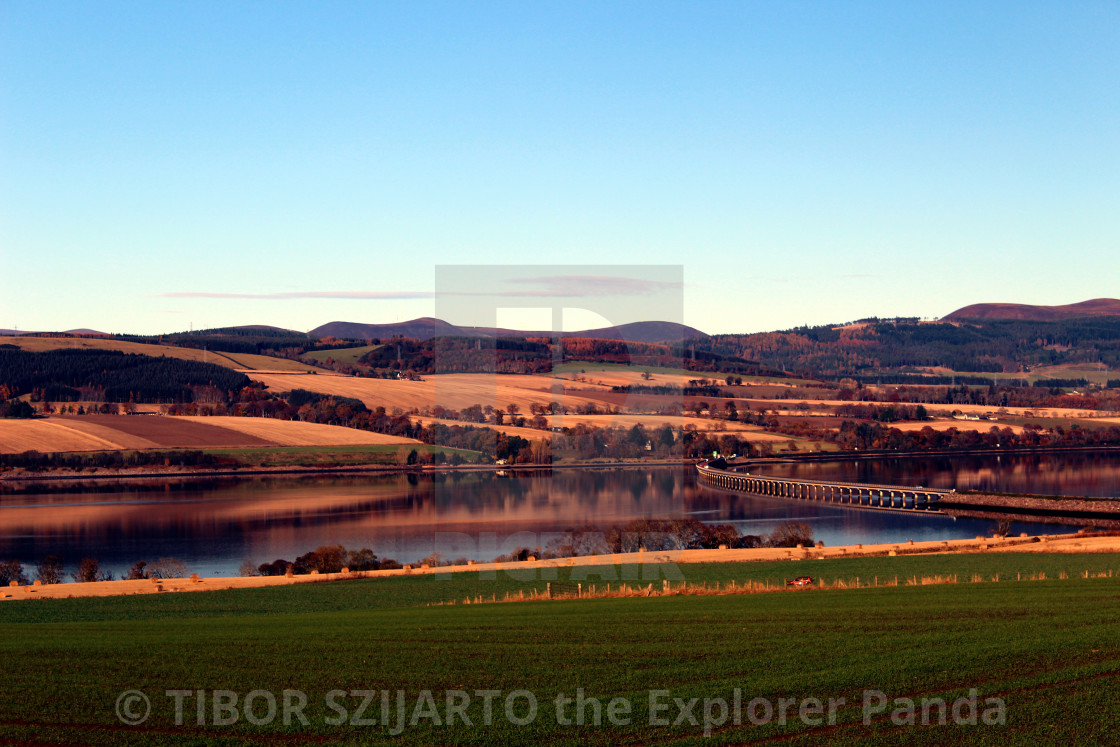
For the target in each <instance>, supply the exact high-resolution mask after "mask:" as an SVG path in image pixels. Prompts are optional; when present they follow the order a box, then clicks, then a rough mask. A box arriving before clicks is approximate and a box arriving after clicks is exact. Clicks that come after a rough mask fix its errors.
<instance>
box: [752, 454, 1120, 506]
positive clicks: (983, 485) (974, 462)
mask: <svg viewBox="0 0 1120 747" xmlns="http://www.w3.org/2000/svg"><path fill="white" fill-rule="evenodd" d="M760 471H762V472H765V473H766V474H772V475H776V476H780V477H800V478H804V479H810V480H812V479H818V480H839V481H843V482H868V483H882V484H892V485H924V486H926V487H930V488H942V489H946V490H948V489H953V488H955V489H957V490H987V491H994V492H999V493H1036V494H1040V495H1072V496H1078V495H1080V496H1092V497H1097V498H1102V497H1104V498H1108V497H1120V455H1117V454H1100V453H1092V454H1077V453H1070V454H1012V455H1006V456H937V457H932V456H919V457H904V458H895V459H881V460H868V461H856V462H820V463H802V464H794V463H788V464H775V465H768V466H767V467H765V468H764V469H760Z"/></svg>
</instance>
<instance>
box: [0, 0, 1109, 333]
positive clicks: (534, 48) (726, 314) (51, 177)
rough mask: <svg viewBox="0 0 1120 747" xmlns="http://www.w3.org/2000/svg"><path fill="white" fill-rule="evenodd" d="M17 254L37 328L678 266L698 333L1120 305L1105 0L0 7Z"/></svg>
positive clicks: (2, 203) (18, 297) (335, 315)
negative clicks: (453, 271)
mask: <svg viewBox="0 0 1120 747" xmlns="http://www.w3.org/2000/svg"><path fill="white" fill-rule="evenodd" d="M0 260H2V262H0V267H2V270H0V278H2V281H0V282H2V288H3V290H2V291H0V328H11V327H13V326H18V327H19V328H20V329H21V330H22V329H69V328H74V327H93V328H97V329H101V330H104V331H110V332H159V331H173V330H179V329H186V328H188V327H189V326H192V325H193V327H194V328H196V329H198V328H201V327H210V326H219V325H233V324H254V323H261V324H274V325H278V326H285V327H290V328H294V329H301V330H305V329H308V328H310V327H314V326H317V325H319V324H322V323H325V322H328V321H333V320H347V321H359V322H388V321H396V320H405V319H409V318H412V317H415V316H420V315H426V314H430V313H432V312H433V310H434V308H435V303H434V300H433V298H432V297H431V294H432V292H433V291H434V290H435V285H434V283H435V281H434V277H435V274H436V270H435V268H436V266H437V265H448V264H453V265H461V264H474V263H478V264H547V265H573V266H575V267H574V268H573V272H572V273H570V274H571V275H572V276H582V275H594V274H596V273H595V269H594V268H595V265H600V264H609V265H616V266H617V265H630V264H654V265H661V264H668V265H683V268H684V321H686V322H687V323H689V324H691V325H693V326H696V327H699V328H701V329H703V330H705V331H707V332H747V331H759V330H769V329H781V328H787V327H791V326H795V325H799V324H824V323H831V322H843V321H848V320H853V319H856V318H860V317H864V316H873V315H874V316H895V315H902V316H923V317H926V316H942V315H944V314H946V313H949V312H951V311H953V310H954V309H956V308H958V307H960V306H964V305H966V304H969V303H974V302H980V301H1004V302H1019V303H1042V304H1061V303H1071V302H1076V301H1082V300H1085V299H1089V298H1095V297H1120V287H1118V285H1120V3H1117V2H1115V0H1108V1H1097V2H1093V1H1088V2H1073V3H1055V2H1026V3H1023V2H1016V3H1011V2H1006V3H1003V2H985V3H976V2H959V3H958V2H929V3H899V2H881V3H859V2H804V3H787V2H767V3H750V2H730V3H722V2H703V3H694V2H680V3H663V2H613V3H601V2H596V3H577V2H570V1H565V2H559V3H546V2H521V3H514V2H508V3H483V2H451V3H435V2H415V3H414V2H393V3H389V2H381V3H378V2H303V3H284V2H252V3H247V2H235V3H230V2H158V3H151V2H139V1H137V2H125V3H122V2H96V3H88V2H73V3H70V2H33V1H31V0H5V2H2V3H0ZM615 269H617V268H615ZM570 301H571V303H572V305H573V306H578V303H579V299H578V298H572V299H570ZM637 308H641V304H638V305H637ZM452 321H454V320H452ZM620 321H631V320H628V319H624V320H620Z"/></svg>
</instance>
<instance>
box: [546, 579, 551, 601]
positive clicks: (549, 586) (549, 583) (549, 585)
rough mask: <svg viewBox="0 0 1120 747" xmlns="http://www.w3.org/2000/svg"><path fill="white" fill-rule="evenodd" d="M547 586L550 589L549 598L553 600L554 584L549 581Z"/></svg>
mask: <svg viewBox="0 0 1120 747" xmlns="http://www.w3.org/2000/svg"><path fill="white" fill-rule="evenodd" d="M545 586H546V587H547V588H548V598H549V599H552V582H551V581H549V582H548V583H547V584H545Z"/></svg>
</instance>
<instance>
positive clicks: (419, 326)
mask: <svg viewBox="0 0 1120 747" xmlns="http://www.w3.org/2000/svg"><path fill="white" fill-rule="evenodd" d="M310 334H311V336H312V337H320V338H322V337H337V338H339V339H350V340H367V339H380V340H385V339H390V338H393V337H410V338H412V339H416V340H430V339H432V338H433V337H444V336H446V337H551V336H552V334H553V333H552V332H551V331H527V330H516V329H502V328H498V327H460V326H457V325H454V324H450V323H448V322H445V321H443V320H442V319H433V318H432V317H421V318H419V319H413V320H411V321H408V322H396V323H394V324H361V323H358V322H330V323H328V324H324V325H322V326H321V327H316V328H315V329H313V330H311V332H310ZM563 335H564V337H593V338H597V339H604V340H624V341H626V342H651V343H652V342H677V341H680V340H684V339H690V338H694V337H707V335H705V334H704V333H703V332H701V331H700V330H698V329H696V328H694V327H689V326H687V325H684V324H677V323H676V322H633V323H631V324H621V325H617V326H613V327H603V328H600V329H589V330H583V331H580V332H565V333H563Z"/></svg>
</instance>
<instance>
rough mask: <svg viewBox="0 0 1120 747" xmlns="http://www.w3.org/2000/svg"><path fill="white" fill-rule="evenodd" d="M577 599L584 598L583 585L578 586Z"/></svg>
mask: <svg viewBox="0 0 1120 747" xmlns="http://www.w3.org/2000/svg"><path fill="white" fill-rule="evenodd" d="M576 597H577V598H582V597H583V584H576Z"/></svg>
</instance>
